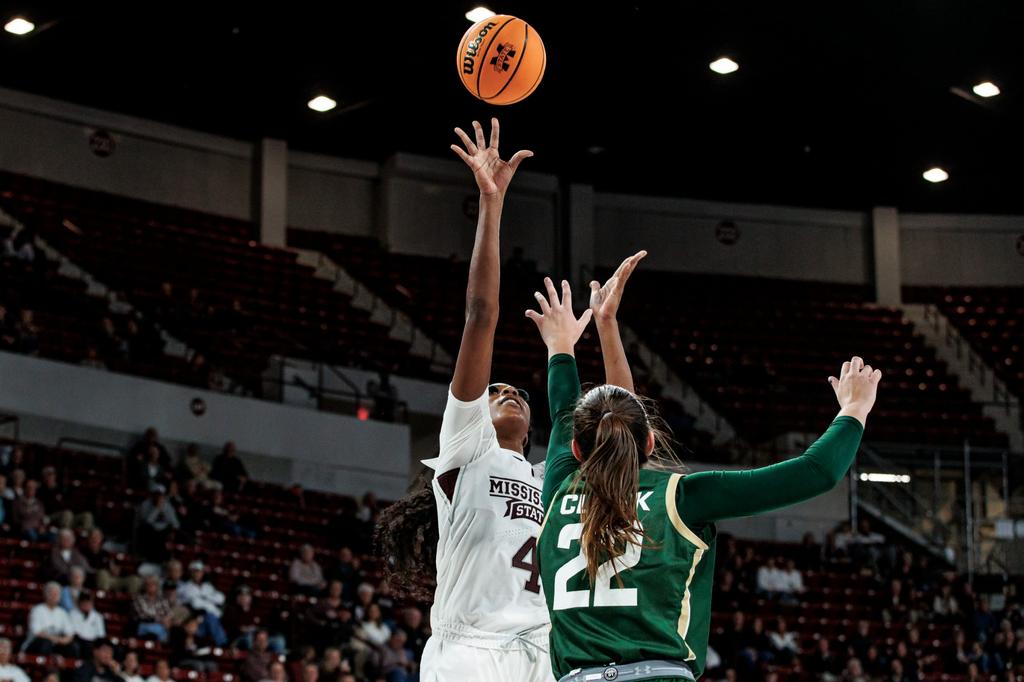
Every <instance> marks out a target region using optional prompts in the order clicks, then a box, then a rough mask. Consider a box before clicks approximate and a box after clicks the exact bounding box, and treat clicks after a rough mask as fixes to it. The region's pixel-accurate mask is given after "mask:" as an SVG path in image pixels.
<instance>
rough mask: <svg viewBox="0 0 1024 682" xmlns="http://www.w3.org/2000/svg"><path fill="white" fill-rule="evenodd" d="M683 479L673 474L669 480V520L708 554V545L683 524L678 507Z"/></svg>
mask: <svg viewBox="0 0 1024 682" xmlns="http://www.w3.org/2000/svg"><path fill="white" fill-rule="evenodd" d="M682 477H683V476H682V474H672V477H671V478H670V479H669V481H668V486H667V487H666V488H665V511H666V512H668V518H669V519H670V520H671V521H672V525H673V526H674V527H675V529H676V531H678V532H679V534H680V535H682V536H683V537H684V538H686V539H687V540H689V541H690V542H692V543H693V545H694V546H695V547H697V548H699V549H701V550H703V551H705V552H706V551H707V549H708V543H706V542H704V541H703V540H701V539H700V538H699V537H697V534H696V533H694V532H693V531H692V530H690V529H689V527H687V525H686V524H685V523H683V519H682V517H680V516H679V509H678V507H676V489H677V488H678V487H679V479H681V478H682ZM690 577H693V576H690ZM687 584H689V581H687Z"/></svg>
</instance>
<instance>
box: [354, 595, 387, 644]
mask: <svg viewBox="0 0 1024 682" xmlns="http://www.w3.org/2000/svg"><path fill="white" fill-rule="evenodd" d="M357 635H358V636H359V638H360V639H361V640H363V641H364V642H366V643H367V644H370V645H372V646H373V647H375V648H377V649H380V648H382V647H383V646H384V645H385V644H387V642H388V638H390V637H391V628H390V627H388V625H387V623H385V622H384V617H383V616H382V615H381V611H380V606H378V605H377V604H370V605H369V607H368V608H367V609H366V618H365V619H364V620H363V624H362V625H361V626H360V627H359V630H358V631H357Z"/></svg>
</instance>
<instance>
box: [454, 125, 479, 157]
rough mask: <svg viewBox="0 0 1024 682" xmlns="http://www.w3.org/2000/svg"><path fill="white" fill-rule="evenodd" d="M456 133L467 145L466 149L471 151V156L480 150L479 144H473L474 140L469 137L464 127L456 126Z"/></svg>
mask: <svg viewBox="0 0 1024 682" xmlns="http://www.w3.org/2000/svg"><path fill="white" fill-rule="evenodd" d="M455 134H456V135H458V136H459V139H460V140H462V144H464V145H465V146H466V151H467V152H469V155H470V156H472V155H473V154H476V153H477V152H478V151H479V150H478V149H477V146H476V145H475V144H473V140H471V139H469V135H467V134H466V131H465V130H463V129H462V128H456V129H455Z"/></svg>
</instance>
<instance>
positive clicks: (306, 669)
mask: <svg viewBox="0 0 1024 682" xmlns="http://www.w3.org/2000/svg"><path fill="white" fill-rule="evenodd" d="M319 679H320V668H318V667H317V664H316V663H306V664H305V665H304V666H302V680H301V682H317V680H319Z"/></svg>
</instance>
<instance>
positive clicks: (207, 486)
mask: <svg viewBox="0 0 1024 682" xmlns="http://www.w3.org/2000/svg"><path fill="white" fill-rule="evenodd" d="M178 479H179V480H181V481H189V480H192V481H195V482H196V485H198V486H199V487H200V488H202V489H204V490H214V489H219V488H220V487H221V485H220V483H219V482H217V481H214V480H213V479H212V478H210V465H209V464H207V463H206V462H205V461H204V460H203V458H202V457H201V456H200V455H199V446H198V445H196V444H195V443H193V444H191V445H189V446H188V447H187V448H186V449H185V452H183V453H182V455H181V459H180V460H179V461H178Z"/></svg>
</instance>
